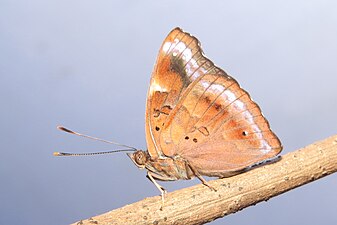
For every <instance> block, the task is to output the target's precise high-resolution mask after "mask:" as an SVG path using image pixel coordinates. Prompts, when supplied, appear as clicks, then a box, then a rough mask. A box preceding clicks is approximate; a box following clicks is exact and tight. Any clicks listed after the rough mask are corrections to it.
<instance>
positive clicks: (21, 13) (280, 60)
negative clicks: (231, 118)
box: [0, 0, 337, 225]
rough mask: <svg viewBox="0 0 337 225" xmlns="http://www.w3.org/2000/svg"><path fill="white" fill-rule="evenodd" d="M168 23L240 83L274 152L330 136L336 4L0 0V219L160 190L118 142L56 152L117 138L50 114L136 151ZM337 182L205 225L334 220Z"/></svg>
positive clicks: (336, 73)
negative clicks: (62, 154) (272, 138)
mask: <svg viewBox="0 0 337 225" xmlns="http://www.w3.org/2000/svg"><path fill="white" fill-rule="evenodd" d="M176 26H179V27H181V28H183V29H184V30H186V31H188V32H190V33H192V34H193V35H194V36H196V37H198V39H199V40H200V41H201V43H202V46H203V49H204V52H205V54H206V55H207V56H208V57H209V58H210V59H212V60H213V61H214V63H216V64H217V65H219V66H220V67H221V68H223V69H224V70H225V71H227V72H228V73H229V74H231V75H232V76H233V77H235V78H236V79H237V80H238V81H239V83H240V84H241V85H242V86H243V87H244V88H245V89H246V90H247V91H249V93H250V94H251V96H252V98H253V99H254V100H255V101H256V102H257V103H258V104H259V105H260V107H261V108H262V110H263V113H264V115H265V116H266V117H267V119H268V120H269V122H270V124H271V127H272V129H273V130H274V131H275V133H276V134H277V135H278V136H279V137H280V139H281V141H282V143H283V145H284V151H283V152H282V154H285V153H287V152H290V151H293V150H295V149H297V148H300V147H303V146H306V145H307V144H310V143H312V142H314V141H317V140H320V139H323V138H326V137H328V136H331V135H334V134H336V133H337V121H336V110H337V88H336V82H337V78H336V77H337V3H336V1H333V0H331V1H325V0H323V1H310V0H309V1H308V0H300V1H288V0H286V1H285V0H283V1H267V0H259V1H241V0H238V1H199V0H193V1H178V0H172V1H107V0H101V1H88V0H81V1H79V0H58V1H55V0H49V1H45V0H31V1H20V0H0V103H1V110H0V122H1V130H0V132H1V134H0V138H1V141H0V143H1V155H0V182H1V183H0V202H1V203H0V214H1V215H0V224H14V225H16V224H18V225H19V224H20V225H21V224H34V225H35V224H50V225H58V224H69V223H72V222H75V221H78V220H80V219H85V218H89V217H91V216H95V215H98V214H101V213H103V212H106V211H109V210H112V209H115V208H118V207H121V206H124V205H126V204H130V203H132V202H135V201H139V200H141V199H143V198H145V197H150V196H157V195H159V192H158V190H157V189H156V188H155V186H154V185H153V184H151V183H150V182H149V181H148V180H147V179H146V178H145V171H140V170H138V169H137V168H136V167H135V166H134V165H133V163H132V162H131V161H130V160H129V158H128V157H127V156H126V155H125V154H124V153H119V154H115V155H107V156H97V157H80V158H79V157H73V158H57V157H53V155H52V153H53V152H54V151H71V152H92V151H104V150H112V149H116V148H117V147H115V146H112V145H106V144H104V143H99V142H94V141H90V140H85V139H82V138H79V137H76V136H72V135H68V134H66V133H64V132H60V131H58V130H57V129H56V126H57V125H60V124H62V125H64V126H67V127H69V128H72V129H74V130H77V131H80V132H83V133H86V134H89V135H94V136H99V137H102V138H106V139H109V140H110V139H111V140H115V141H118V142H121V143H125V144H128V145H132V146H135V147H137V148H141V149H146V142H145V134H144V112H145V100H146V93H147V88H148V84H149V80H150V75H151V72H152V67H153V65H154V62H155V59H156V55H157V52H158V50H159V47H160V45H161V43H162V41H163V39H164V38H165V37H166V35H167V34H168V33H169V32H170V31H171V29H173V28H174V27H176ZM198 183H199V181H198V180H192V181H177V182H165V183H161V184H162V185H164V186H165V187H166V188H167V189H168V191H173V190H177V189H180V188H183V187H188V186H192V185H195V184H198ZM336 187H337V175H336V174H333V175H330V176H328V177H326V178H323V179H321V180H318V181H316V182H313V183H310V184H309V185H305V186H303V187H301V188H297V189H296V190H292V191H290V192H288V193H285V194H283V195H281V196H278V197H275V198H272V199H270V200H269V201H268V202H263V203H259V204H258V205H256V206H253V207H249V208H247V209H244V210H242V211H240V212H238V213H236V214H234V215H229V216H227V217H225V218H222V219H219V220H216V221H214V222H212V223H211V224H236V225H240V224H273V225H278V224H279V225H281V224H282V225H283V224H288V225H291V224H306V225H313V224H336V223H337V215H336V202H337V189H336ZM159 199H160V198H159V197H158V201H159Z"/></svg>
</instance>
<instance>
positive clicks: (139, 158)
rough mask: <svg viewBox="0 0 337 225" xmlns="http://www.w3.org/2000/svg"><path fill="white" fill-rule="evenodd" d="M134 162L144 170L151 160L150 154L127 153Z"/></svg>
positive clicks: (139, 151)
mask: <svg viewBox="0 0 337 225" xmlns="http://www.w3.org/2000/svg"><path fill="white" fill-rule="evenodd" d="M127 155H128V156H129V157H130V159H131V160H132V162H133V163H134V164H135V165H136V166H137V167H138V168H139V169H144V168H145V164H146V163H147V161H148V160H149V157H150V156H149V154H148V152H147V151H142V150H137V151H135V152H133V153H127Z"/></svg>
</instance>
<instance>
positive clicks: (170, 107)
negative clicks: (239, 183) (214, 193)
mask: <svg viewBox="0 0 337 225" xmlns="http://www.w3.org/2000/svg"><path fill="white" fill-rule="evenodd" d="M145 121H146V124H145V132H146V142H147V150H145V151H144V150H138V149H136V148H133V147H130V146H127V145H122V144H118V143H116V142H112V141H106V140H102V139H99V138H95V137H90V136H87V135H83V134H79V133H77V132H74V131H71V130H69V129H67V128H64V127H58V128H59V129H61V130H63V131H66V132H69V133H72V134H76V135H79V136H84V137H87V138H91V139H95V140H99V141H104V142H107V143H112V144H117V145H120V146H123V147H127V148H131V150H115V151H109V152H100V153H79V154H74V153H62V152H55V153H54V155H55V156H71V155H93V154H104V153H114V152H120V151H133V152H132V153H128V156H129V157H130V158H131V160H132V161H133V162H134V164H135V165H136V166H137V167H138V168H140V169H146V170H147V177H148V178H149V179H150V180H151V181H152V182H153V183H154V184H155V186H156V187H157V188H158V190H159V191H160V192H161V196H162V202H164V195H165V193H166V190H165V189H164V188H163V187H162V186H160V185H159V184H158V183H157V181H156V180H161V181H174V180H181V179H183V180H189V179H192V178H194V177H197V178H199V179H200V181H201V182H202V183H203V184H204V185H206V186H208V187H209V188H210V189H212V190H215V188H213V187H212V186H211V185H209V184H208V182H207V181H206V180H205V179H204V178H203V177H202V176H209V177H219V178H223V177H228V176H233V175H235V174H238V173H241V172H243V171H244V170H246V169H247V168H249V167H251V166H253V165H256V164H259V163H260V162H264V161H266V160H267V159H270V158H273V157H275V156H276V155H278V154H279V153H280V152H281V150H282V145H281V142H280V140H279V139H278V137H277V136H276V135H275V134H274V133H273V132H272V131H271V129H270V126H269V123H268V121H267V120H266V118H265V117H264V116H263V115H262V112H261V110H260V108H259V106H258V105H257V104H256V103H255V102H254V101H253V100H252V99H251V98H250V96H249V94H248V93H247V92H246V91H245V90H243V89H242V88H241V87H240V85H239V84H238V82H237V81H236V80H235V79H234V78H233V77H231V76H229V75H228V74H227V73H226V72H224V71H223V70H222V69H220V68H219V67H217V66H215V65H214V63H213V62H212V61H211V60H209V59H208V58H206V56H205V55H204V54H203V51H202V49H201V45H200V42H199V41H198V39H197V38H195V37H194V36H192V35H191V34H189V33H187V32H184V31H183V30H182V29H180V28H175V29H173V30H172V31H171V32H170V33H169V34H168V36H167V37H166V38H165V40H164V42H163V44H162V45H161V47H160V50H159V54H158V57H157V62H156V64H155V66H154V70H153V72H152V76H151V81H150V87H149V90H148V94H147V103H146V113H145Z"/></svg>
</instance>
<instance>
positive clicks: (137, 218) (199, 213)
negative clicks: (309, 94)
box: [75, 135, 337, 225]
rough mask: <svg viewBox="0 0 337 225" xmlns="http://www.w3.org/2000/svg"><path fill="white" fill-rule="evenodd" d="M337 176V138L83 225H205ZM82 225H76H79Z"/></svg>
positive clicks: (135, 204)
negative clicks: (301, 187)
mask: <svg viewBox="0 0 337 225" xmlns="http://www.w3.org/2000/svg"><path fill="white" fill-rule="evenodd" d="M336 171H337V135H335V136H332V137H330V138H327V139H325V140H322V141H319V142H316V143H314V144H311V145H309V146H307V147H305V148H302V149H299V150H297V151H294V152H291V153H288V154H286V155H284V156H282V159H281V160H280V161H278V162H276V163H273V164H269V165H264V166H261V167H259V168H256V169H253V170H251V171H248V172H246V173H242V174H239V175H237V176H233V177H230V178H224V179H217V180H213V181H210V184H211V185H212V186H213V187H215V188H216V189H217V190H218V191H217V192H214V191H210V190H209V188H208V187H205V186H204V185H202V184H200V185H196V186H193V187H189V188H185V189H181V190H178V191H175V192H171V193H168V194H167V195H166V202H165V206H164V209H163V210H162V211H160V210H159V209H160V205H161V200H160V196H155V197H151V198H146V199H144V200H142V201H139V202H136V203H133V204H130V205H126V206H124V207H122V208H119V209H115V210H112V211H110V212H107V213H104V214H102V215H99V216H95V217H93V218H90V219H88V220H83V221H80V222H78V223H77V224H91V225H92V224H100V225H102V224H184V225H187V224H203V223H206V222H209V221H212V220H215V219H216V218H219V217H223V216H225V215H228V214H231V213H234V212H237V211H239V210H241V209H243V208H246V207H248V206H251V205H255V204H256V203H258V202H261V201H266V200H268V199H270V198H271V197H274V196H277V195H279V194H282V193H284V192H286V191H289V190H291V189H293V188H296V187H299V186H301V185H304V184H306V183H309V182H312V181H314V180H317V179H319V178H322V177H324V176H326V175H329V174H331V173H334V172H336ZM75 224H76V223H75Z"/></svg>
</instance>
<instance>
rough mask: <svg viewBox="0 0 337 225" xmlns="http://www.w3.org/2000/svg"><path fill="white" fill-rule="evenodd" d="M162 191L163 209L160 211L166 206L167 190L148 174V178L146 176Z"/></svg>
mask: <svg viewBox="0 0 337 225" xmlns="http://www.w3.org/2000/svg"><path fill="white" fill-rule="evenodd" d="M146 177H147V178H148V179H149V180H150V181H151V182H152V183H153V184H154V185H155V186H156V187H157V188H158V190H159V191H160V193H161V207H160V210H162V209H163V206H164V202H165V194H166V193H167V191H166V190H165V188H163V187H162V186H160V185H159V184H158V183H157V181H156V180H155V179H154V178H153V176H152V175H151V173H149V172H147V176H146Z"/></svg>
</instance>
